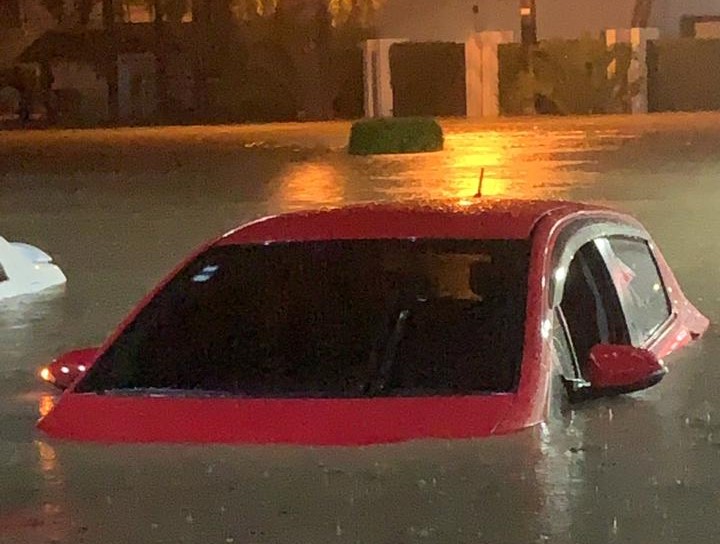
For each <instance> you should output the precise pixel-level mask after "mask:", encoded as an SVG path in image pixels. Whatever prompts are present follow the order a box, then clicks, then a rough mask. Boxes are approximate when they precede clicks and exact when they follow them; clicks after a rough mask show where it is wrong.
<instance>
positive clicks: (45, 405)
mask: <svg viewBox="0 0 720 544" xmlns="http://www.w3.org/2000/svg"><path fill="white" fill-rule="evenodd" d="M54 406H55V398H54V397H53V396H52V395H48V394H43V395H40V402H39V403H38V411H39V412H40V417H45V416H46V415H48V414H49V413H50V410H52V409H53V407H54Z"/></svg>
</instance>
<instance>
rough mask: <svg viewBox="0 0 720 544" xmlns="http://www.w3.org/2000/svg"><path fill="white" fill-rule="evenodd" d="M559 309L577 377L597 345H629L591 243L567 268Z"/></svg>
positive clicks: (618, 308)
mask: <svg viewBox="0 0 720 544" xmlns="http://www.w3.org/2000/svg"><path fill="white" fill-rule="evenodd" d="M560 309H561V311H562V315H563V316H564V319H565V323H566V327H567V332H568V334H569V339H570V342H571V344H572V348H573V350H574V352H575V358H576V361H577V363H578V365H579V367H580V373H581V374H582V373H583V370H584V366H585V364H586V363H587V361H588V359H589V357H590V351H591V350H592V348H593V347H594V346H596V345H597V344H629V343H630V341H629V340H630V338H629V335H628V329H627V324H626V323H625V318H624V315H623V312H622V308H621V306H620V301H619V300H618V296H617V292H616V290H615V287H614V285H613V282H612V280H611V277H610V273H609V270H608V269H607V267H606V266H605V262H604V260H603V258H602V255H601V254H600V252H599V251H598V248H597V247H596V246H595V244H594V243H593V242H589V243H587V244H585V245H584V246H582V247H581V248H580V250H579V251H578V252H577V253H576V254H575V256H574V257H573V259H572V261H571V263H570V265H569V267H568V269H567V272H566V277H565V285H564V289H563V294H562V299H561V302H560ZM580 377H581V376H580Z"/></svg>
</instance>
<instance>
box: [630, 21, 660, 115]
mask: <svg viewBox="0 0 720 544" xmlns="http://www.w3.org/2000/svg"><path fill="white" fill-rule="evenodd" d="M659 37H660V31H659V30H658V29H657V28H633V29H631V30H630V44H631V45H632V57H631V59H630V68H628V85H629V87H630V89H631V91H632V94H631V95H630V110H631V112H632V113H647V112H648V80H647V78H648V65H647V42H649V41H651V40H657V39H658V38H659Z"/></svg>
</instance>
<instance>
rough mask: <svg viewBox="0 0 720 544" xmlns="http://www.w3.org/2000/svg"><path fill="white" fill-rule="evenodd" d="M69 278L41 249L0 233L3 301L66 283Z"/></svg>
mask: <svg viewBox="0 0 720 544" xmlns="http://www.w3.org/2000/svg"><path fill="white" fill-rule="evenodd" d="M66 281H67V279H66V278H65V274H63V273H62V270H60V268H59V267H58V266H57V265H56V264H54V263H53V262H52V257H50V255H48V254H46V253H44V252H43V251H41V250H40V249H38V248H36V247H34V246H31V245H28V244H23V243H20V242H8V241H7V240H5V238H3V237H2V236H0V300H2V299H4V298H10V297H17V296H20V295H28V294H33V293H38V292H40V291H44V290H45V289H49V288H50V287H57V286H59V285H64V284H65V282H66Z"/></svg>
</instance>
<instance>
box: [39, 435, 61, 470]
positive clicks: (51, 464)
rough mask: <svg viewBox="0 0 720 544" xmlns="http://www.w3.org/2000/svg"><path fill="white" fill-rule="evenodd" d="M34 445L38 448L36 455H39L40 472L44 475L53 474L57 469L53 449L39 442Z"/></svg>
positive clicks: (55, 455)
mask: <svg viewBox="0 0 720 544" xmlns="http://www.w3.org/2000/svg"><path fill="white" fill-rule="evenodd" d="M35 445H36V446H37V447H38V454H39V455H40V470H42V471H43V472H45V473H49V472H53V471H54V470H55V469H56V468H57V454H56V453H55V448H53V447H52V446H51V445H50V444H48V443H47V442H43V441H41V440H38V441H36V442H35Z"/></svg>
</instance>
